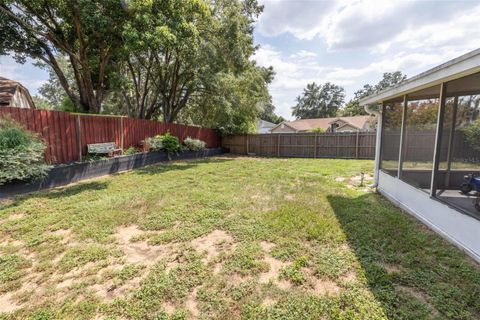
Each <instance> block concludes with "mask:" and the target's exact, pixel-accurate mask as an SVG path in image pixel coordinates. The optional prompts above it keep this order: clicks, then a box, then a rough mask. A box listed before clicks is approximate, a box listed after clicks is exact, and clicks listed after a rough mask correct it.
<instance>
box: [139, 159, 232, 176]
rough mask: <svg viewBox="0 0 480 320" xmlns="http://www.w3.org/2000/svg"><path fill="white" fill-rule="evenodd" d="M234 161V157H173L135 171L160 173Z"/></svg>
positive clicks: (152, 173)
mask: <svg viewBox="0 0 480 320" xmlns="http://www.w3.org/2000/svg"><path fill="white" fill-rule="evenodd" d="M229 161H232V159H229V158H222V157H220V158H218V157H217V158H214V159H212V158H201V159H198V158H197V159H179V160H176V159H173V161H172V162H161V163H158V164H153V165H150V166H146V167H142V168H138V169H134V172H135V173H138V174H151V175H154V174H159V173H164V172H169V171H174V170H175V171H178V170H188V169H192V168H195V167H196V166H198V165H199V164H212V163H215V164H221V163H225V162H229Z"/></svg>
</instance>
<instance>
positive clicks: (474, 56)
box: [359, 49, 480, 106]
mask: <svg viewBox="0 0 480 320" xmlns="http://www.w3.org/2000/svg"><path fill="white" fill-rule="evenodd" d="M476 72H480V49H476V50H474V51H471V52H469V53H467V54H464V55H462V56H460V57H458V58H455V59H453V60H450V61H447V62H445V63H443V64H441V65H439V66H436V67H434V68H432V69H430V70H427V71H425V72H423V73H420V74H419V75H417V76H415V77H413V78H410V79H408V80H406V81H405V82H402V83H401V84H399V85H397V86H395V87H390V88H388V89H386V90H383V91H380V92H378V93H376V94H373V95H370V96H367V97H365V98H363V99H360V100H359V103H360V105H361V106H365V105H369V104H375V103H381V102H383V101H386V100H390V99H394V98H396V97H399V96H403V95H405V94H408V93H411V92H413V91H417V90H421V89H425V88H428V87H432V86H434V85H438V84H441V83H442V82H446V81H450V80H454V79H458V78H461V77H464V76H467V75H470V74H473V73H476Z"/></svg>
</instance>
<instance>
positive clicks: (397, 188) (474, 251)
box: [378, 171, 480, 263]
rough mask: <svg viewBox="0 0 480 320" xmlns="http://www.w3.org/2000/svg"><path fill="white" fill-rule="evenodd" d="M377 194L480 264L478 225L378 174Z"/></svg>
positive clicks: (397, 181) (390, 177) (443, 205)
mask: <svg viewBox="0 0 480 320" xmlns="http://www.w3.org/2000/svg"><path fill="white" fill-rule="evenodd" d="M378 191H379V192H380V193H381V194H382V195H384V196H385V197H386V198H387V199H388V200H390V201H391V202H393V203H394V204H395V205H397V206H399V207H400V208H402V209H403V210H405V211H406V212H408V213H409V214H411V215H412V216H414V217H415V218H417V219H418V220H420V221H421V222H422V223H424V224H425V225H427V226H428V227H429V228H431V229H432V230H433V231H435V232H436V233H438V234H439V235H440V236H442V237H443V238H445V239H446V240H447V241H449V242H450V243H452V244H453V245H455V246H457V247H458V248H460V249H461V250H463V251H464V252H465V253H467V254H468V255H469V256H471V257H472V258H473V259H475V260H476V261H477V262H479V263H480V221H479V220H476V219H474V218H472V217H470V216H468V215H465V214H463V213H460V212H458V211H457V210H455V209H453V208H450V207H449V206H448V205H446V204H443V203H441V202H439V201H437V200H434V199H432V198H430V196H429V195H428V194H427V193H426V192H424V191H421V190H419V189H416V188H415V187H412V186H411V185H409V184H407V183H405V182H403V181H401V180H399V179H397V178H394V177H392V176H390V175H388V174H386V173H384V172H382V171H380V172H379V185H378Z"/></svg>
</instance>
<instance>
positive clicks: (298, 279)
mask: <svg viewBox="0 0 480 320" xmlns="http://www.w3.org/2000/svg"><path fill="white" fill-rule="evenodd" d="M307 266H308V259H307V258H306V257H299V258H297V259H295V261H294V262H293V263H292V264H291V265H288V266H285V267H283V268H282V270H281V271H280V279H285V280H289V281H291V282H292V283H294V284H296V285H301V284H303V283H305V282H306V281H307V276H306V275H305V272H304V271H303V270H302V268H304V267H307Z"/></svg>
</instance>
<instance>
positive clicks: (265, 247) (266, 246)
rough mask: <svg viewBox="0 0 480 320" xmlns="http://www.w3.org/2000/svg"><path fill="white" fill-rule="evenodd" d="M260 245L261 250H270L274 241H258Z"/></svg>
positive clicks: (273, 245)
mask: <svg viewBox="0 0 480 320" xmlns="http://www.w3.org/2000/svg"><path fill="white" fill-rule="evenodd" d="M260 247H262V250H263V251H265V252H267V253H268V252H270V250H272V248H273V247H275V243H273V242H268V241H262V242H260Z"/></svg>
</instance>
